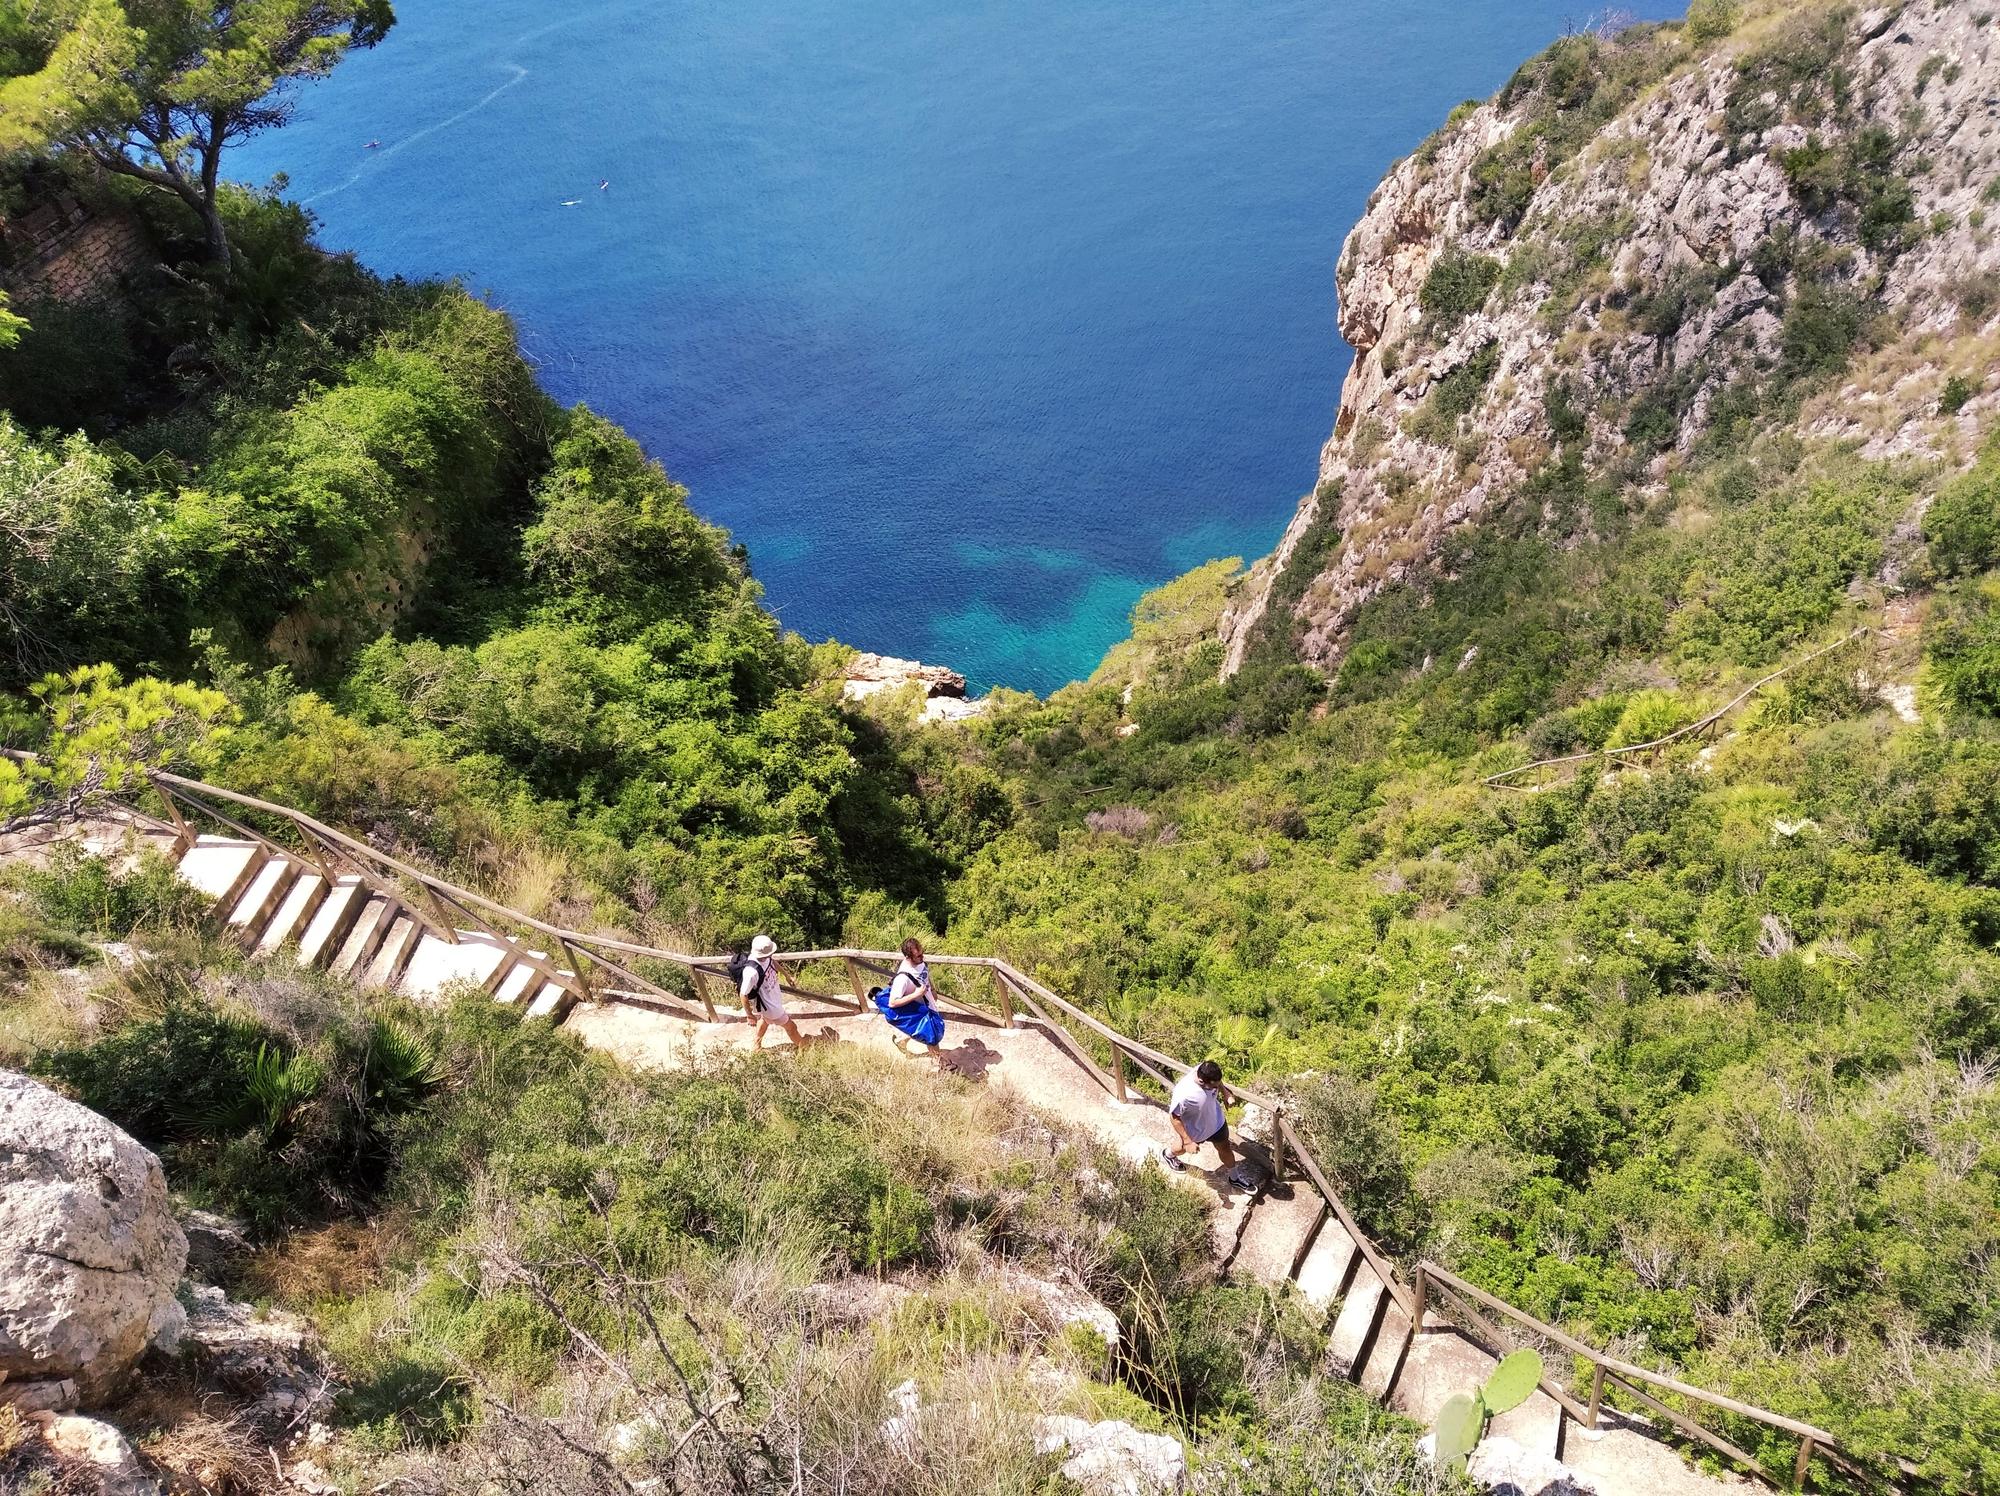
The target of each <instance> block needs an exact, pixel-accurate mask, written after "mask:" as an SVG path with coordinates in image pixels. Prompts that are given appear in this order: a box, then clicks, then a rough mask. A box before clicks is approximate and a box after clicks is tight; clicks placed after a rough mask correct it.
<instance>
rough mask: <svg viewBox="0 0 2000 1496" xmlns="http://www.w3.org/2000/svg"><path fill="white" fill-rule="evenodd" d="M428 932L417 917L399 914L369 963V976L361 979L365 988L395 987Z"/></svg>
mask: <svg viewBox="0 0 2000 1496" xmlns="http://www.w3.org/2000/svg"><path fill="white" fill-rule="evenodd" d="M426 933H427V932H426V931H425V929H424V927H423V926H422V925H420V924H418V923H417V920H416V917H415V916H414V915H409V914H399V915H397V916H396V919H395V922H394V923H393V924H391V925H390V926H389V933H388V934H386V935H384V936H383V937H382V944H381V945H380V946H379V947H377V948H376V951H375V958H374V959H373V960H372V961H370V962H369V963H368V974H367V975H366V976H364V977H362V978H361V985H362V986H364V987H393V986H395V985H396V981H397V978H399V977H401V976H402V974H403V966H404V963H406V962H407V961H408V960H409V959H410V957H411V956H412V955H413V954H414V953H415V951H416V949H417V942H418V941H420V940H422V939H423V938H424V936H425V934H426Z"/></svg>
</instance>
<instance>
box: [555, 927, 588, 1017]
mask: <svg viewBox="0 0 2000 1496" xmlns="http://www.w3.org/2000/svg"><path fill="white" fill-rule="evenodd" d="M556 944H558V945H560V946H561V947H562V953H563V959H564V960H565V961H567V962H569V969H570V970H571V971H573V972H575V973H576V985H577V995H578V996H579V997H581V998H582V999H583V1000H584V1001H585V1002H587V1003H594V1002H596V1001H597V993H596V992H595V991H594V990H593V989H592V987H591V985H590V973H589V972H588V971H587V970H585V969H584V964H583V952H581V951H579V950H578V949H577V948H576V947H575V946H573V945H571V944H570V943H569V942H568V941H567V940H559V941H557V942H556Z"/></svg>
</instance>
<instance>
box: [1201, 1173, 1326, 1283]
mask: <svg viewBox="0 0 2000 1496" xmlns="http://www.w3.org/2000/svg"><path fill="white" fill-rule="evenodd" d="M1281 1188H1282V1189H1283V1190H1284V1193H1282V1194H1279V1193H1276V1192H1275V1191H1273V1192H1269V1193H1266V1194H1265V1196H1264V1198H1263V1199H1261V1200H1259V1201H1258V1202H1257V1208H1256V1209H1255V1210H1253V1211H1251V1212H1250V1222H1249V1224H1248V1225H1247V1226H1246V1227H1245V1228H1244V1230H1243V1235H1242V1236H1241V1237H1239V1238H1238V1239H1237V1242H1236V1254H1235V1255H1234V1256H1233V1257H1230V1258H1229V1259H1227V1260H1226V1261H1225V1262H1224V1264H1223V1265H1224V1266H1225V1267H1227V1268H1228V1269H1229V1270H1230V1271H1231V1272H1233V1273H1238V1274H1240V1275H1241V1276H1243V1277H1246V1278H1250V1279H1252V1280H1254V1281H1256V1282H1258V1283H1282V1282H1284V1281H1285V1279H1286V1278H1287V1277H1288V1276H1289V1275H1290V1273H1291V1271H1292V1259H1293V1258H1294V1257H1296V1256H1297V1255H1298V1251H1299V1243H1300V1242H1302V1241H1304V1240H1305V1239H1306V1233H1307V1232H1308V1231H1310V1230H1311V1229H1312V1223H1313V1219H1314V1218H1315V1217H1316V1216H1317V1215H1318V1214H1319V1196H1318V1194H1317V1193H1315V1192H1314V1191H1313V1189H1312V1187H1311V1186H1309V1185H1307V1184H1304V1183H1302V1182H1298V1181H1294V1182H1293V1183H1291V1184H1288V1185H1284V1186H1281Z"/></svg>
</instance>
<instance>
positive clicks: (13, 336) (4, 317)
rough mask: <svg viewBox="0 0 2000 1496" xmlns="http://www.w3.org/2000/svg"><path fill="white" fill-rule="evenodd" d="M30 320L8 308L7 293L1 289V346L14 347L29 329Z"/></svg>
mask: <svg viewBox="0 0 2000 1496" xmlns="http://www.w3.org/2000/svg"><path fill="white" fill-rule="evenodd" d="M27 328H28V320H27V318H25V317H19V316H16V315H15V314H14V313H13V312H10V311H8V310H7V293H6V292H5V291H0V348H12V347H13V346H14V345H15V344H16V343H18V342H20V341H21V334H22V333H23V332H25V331H27Z"/></svg>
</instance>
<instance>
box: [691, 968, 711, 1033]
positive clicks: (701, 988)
mask: <svg viewBox="0 0 2000 1496" xmlns="http://www.w3.org/2000/svg"><path fill="white" fill-rule="evenodd" d="M688 970H689V971H691V972H693V973H694V995H695V996H696V997H698V998H700V999H701V1006H702V1011H703V1012H705V1013H707V1014H708V1021H709V1022H710V1023H714V1022H715V999H714V998H713V997H712V996H710V995H709V987H708V973H707V972H705V971H703V970H702V969H701V968H700V967H699V966H691V967H689V968H688Z"/></svg>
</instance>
